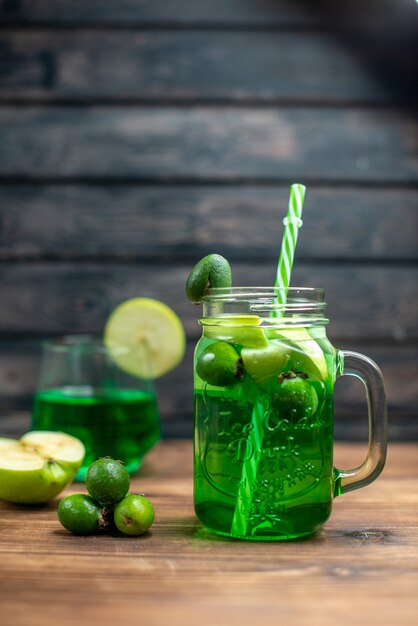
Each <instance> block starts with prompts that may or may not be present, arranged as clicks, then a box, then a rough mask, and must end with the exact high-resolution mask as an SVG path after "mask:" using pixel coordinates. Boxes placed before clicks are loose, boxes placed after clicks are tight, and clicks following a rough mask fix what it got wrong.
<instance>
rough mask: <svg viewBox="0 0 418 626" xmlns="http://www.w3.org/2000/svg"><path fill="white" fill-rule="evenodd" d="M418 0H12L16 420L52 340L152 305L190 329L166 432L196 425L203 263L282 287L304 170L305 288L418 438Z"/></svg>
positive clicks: (6, 217) (348, 416)
mask: <svg viewBox="0 0 418 626" xmlns="http://www.w3.org/2000/svg"><path fill="white" fill-rule="evenodd" d="M334 4H335V3H334ZM353 4H354V7H353ZM360 5H361V6H360ZM356 7H357V8H356ZM417 10H418V5H416V3H415V2H413V0H399V1H398V2H394V1H390V0H380V1H379V2H376V1H372V0H365V1H364V2H361V3H357V4H356V3H351V2H350V3H349V2H341V3H338V8H336V7H335V6H333V4H332V3H329V2H318V3H312V2H310V3H309V2H302V1H300V2H299V1H297V0H288V1H286V0H211V1H210V2H208V1H207V0H153V1H152V2H150V1H149V0H107V1H105V0H85V1H84V2H73V1H72V0H71V1H70V0H57V1H56V2H50V1H49V0H0V18H1V24H2V25H1V30H0V139H1V141H0V342H1V350H0V412H1V415H2V416H3V420H2V422H0V426H1V425H3V429H2V430H3V432H6V431H7V432H9V431H10V432H12V431H16V430H17V429H19V428H24V427H25V425H26V424H27V414H25V413H24V411H25V410H27V409H28V408H29V407H30V398H31V394H32V392H33V389H34V385H35V381H36V376H37V369H38V364H39V340H40V339H42V338H44V337H47V336H52V335H60V334H62V333H69V332H70V333H73V332H95V333H97V332H100V330H101V329H102V327H103V324H104V322H105V320H106V317H107V315H108V314H109V312H110V311H111V310H112V308H113V307H114V306H115V305H116V304H118V303H119V302H121V301H122V300H123V299H125V298H129V297H132V296H138V295H147V296H151V297H156V298H159V299H161V300H164V301H165V302H167V303H168V304H169V305H170V306H172V307H173V308H174V309H175V310H176V311H177V312H178V313H179V314H180V315H181V317H182V319H183V320H184V323H185V326H186V329H187V335H188V348H187V353H186V358H185V360H184V362H183V363H182V365H181V366H180V367H179V368H178V369H176V370H175V371H174V372H172V373H171V374H169V375H167V376H166V377H165V378H163V379H161V380H160V381H159V382H158V391H159V403H160V410H161V414H162V417H163V422H164V430H165V433H166V435H167V436H179V435H183V436H184V435H189V434H190V433H191V430H192V389H191V386H192V385H191V382H192V378H191V368H192V351H193V344H194V342H195V340H196V338H197V336H198V332H199V328H198V326H197V323H196V319H197V317H198V313H199V311H198V309H197V308H195V307H193V306H192V305H190V304H189V303H188V302H187V301H186V298H185V295H184V282H185V279H186V276H187V274H188V271H189V269H190V268H191V266H192V265H193V264H194V263H195V262H196V261H197V260H198V259H199V258H200V257H201V256H203V255H204V254H207V253H209V252H212V251H216V252H219V253H221V254H224V255H225V256H227V257H228V258H229V259H230V260H231V262H232V265H233V277H234V283H235V284H247V285H248V284H269V283H271V282H272V281H273V279H274V270H275V264H276V261H277V255H278V247H279V243H280V239H281V220H282V217H283V216H284V213H285V211H286V205H287V196H288V188H289V184H290V183H291V182H294V181H295V180H297V181H300V182H305V183H306V184H307V186H308V193H307V198H306V204H305V216H304V226H303V229H302V230H301V233H300V237H299V243H298V250H297V258H296V267H295V271H294V280H293V284H295V285H296V284H299V285H306V286H322V287H325V288H326V290H327V294H328V297H327V300H328V302H329V307H328V313H329V316H330V317H331V320H332V323H331V326H330V328H329V335H330V338H331V339H332V341H333V342H334V344H335V345H336V346H338V347H345V348H350V349H356V350H360V351H363V352H365V353H367V354H368V355H370V356H371V357H372V358H374V359H375V360H376V361H377V362H378V363H379V364H380V366H381V368H382V370H383V373H384V376H385V379H386V384H387V392H388V399H389V418H390V427H391V436H392V438H397V439H411V438H417V437H418V416H417V410H416V407H417V401H418V397H417V396H418V394H417V382H416V381H417V377H418V371H417V356H418V350H417V346H418V322H417V300H418V295H417V260H418V255H417V241H418V235H417V221H418V220H417V188H418V151H417V136H418V133H417V130H418V124H417V121H416V117H415V116H414V108H415V107H416V102H417V101H416V84H417V81H416V73H415V70H416V69H417V56H416V47H414V46H415V43H414V42H415V40H414V39H413V37H412V35H411V33H412V32H414V33H415V32H416V27H417V19H416V18H417ZM363 396H364V392H363V390H362V387H361V384H360V383H358V384H356V383H350V382H349V381H348V380H347V379H345V380H344V381H341V382H338V385H337V411H336V412H337V435H338V436H340V437H344V438H351V439H357V438H361V437H364V436H365V432H366V429H367V424H366V416H365V410H366V402H365V399H364V398H363ZM22 412H23V413H22ZM22 415H23V417H22Z"/></svg>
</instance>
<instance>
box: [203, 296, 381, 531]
mask: <svg viewBox="0 0 418 626" xmlns="http://www.w3.org/2000/svg"><path fill="white" fill-rule="evenodd" d="M202 304H203V318H202V319H201V320H200V324H201V325H202V326H203V336H202V338H201V339H200V340H199V342H198V344H197V347H196V351H195V376H194V383H195V385H194V386H195V396H194V403H195V410H194V415H195V430H194V432H195V439H194V502H195V511H196V515H197V517H198V518H199V519H200V521H201V522H202V523H203V524H204V526H206V528H208V529H209V530H212V531H213V532H215V533H218V534H221V535H226V536H229V537H234V538H237V539H252V540H290V539H297V538H300V537H304V536H307V535H311V534H313V533H314V532H316V531H317V530H318V529H319V528H321V526H322V525H323V524H324V523H325V522H326V520H327V519H328V517H329V516H330V514H331V510H332V502H333V499H334V497H335V496H337V495H341V494H343V493H345V492H347V491H351V490H353V489H358V488H360V487H363V486H365V485H367V484H369V483H370V482H372V481H373V480H375V478H376V477H377V476H378V475H379V473H380V472H381V470H382V467H383V465H384V462H385V451H386V405H385V394H384V388H383V381H382V376H381V373H380V371H379V369H378V367H377V366H376V364H375V363H373V361H371V360H370V359H369V358H368V357H366V356H364V355H361V354H359V353H354V352H347V351H342V350H336V349H335V348H334V347H333V346H332V345H331V343H330V342H329V340H328V339H327V336H326V332H325V328H326V325H327V324H328V320H327V319H326V318H325V316H324V308H325V302H324V292H323V290H321V289H298V288H289V289H288V290H287V300H286V304H283V303H281V302H279V299H278V298H277V288H276V287H274V288H263V287H247V288H240V287H229V288H212V289H210V290H208V291H207V292H206V294H205V295H203V297H202ZM272 312H273V314H272ZM274 312H276V315H274ZM343 374H344V375H349V376H355V377H356V378H359V379H360V380H362V381H363V383H364V385H365V387H366V389H367V395H368V407H369V423H370V439H369V451H368V454H367V457H366V459H365V461H364V463H363V464H362V465H360V466H359V467H357V468H355V469H351V470H339V469H336V468H335V467H334V466H333V431H334V426H333V424H334V408H333V394H334V383H335V380H336V377H337V376H342V375H343Z"/></svg>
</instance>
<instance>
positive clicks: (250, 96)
mask: <svg viewBox="0 0 418 626" xmlns="http://www.w3.org/2000/svg"><path fill="white" fill-rule="evenodd" d="M249 48H250V49H252V50H253V51H254V53H253V54H252V55H246V53H247V50H248V49H249ZM0 51H1V55H2V63H3V64H4V68H5V71H3V72H2V75H1V77H0V100H1V99H2V98H3V99H4V98H11V97H13V98H19V99H20V100H22V98H33V99H39V100H41V99H43V100H45V99H51V98H52V99H54V100H65V99H71V100H73V101H74V100H86V99H87V100H90V99H92V98H96V99H98V100H102V101H103V100H109V99H111V100H112V101H115V100H116V101H118V100H123V101H129V100H142V101H144V102H147V101H150V100H151V101H152V100H156V99H158V101H159V102H164V101H169V100H170V99H172V100H177V101H188V100H190V99H191V98H193V99H195V100H199V99H200V100H207V101H209V100H215V101H216V100H222V101H243V102H245V101H247V100H251V101H252V102H271V101H273V102H274V101H280V102H287V101H292V102H302V103H305V104H306V102H307V101H312V102H322V103H324V102H329V103H338V102H339V103H341V102H343V103H345V104H346V103H347V102H352V103H353V102H356V103H367V102H368V103H370V102H390V101H392V102H394V101H396V94H395V93H394V92H392V91H390V90H388V89H385V87H384V85H382V83H381V82H380V81H379V80H377V79H376V78H374V77H373V76H372V75H371V72H370V69H369V68H368V65H367V63H366V62H365V59H364V58H362V56H361V54H360V50H358V55H357V56H354V55H353V54H352V53H351V52H350V50H347V49H346V48H344V47H342V46H341V45H339V44H338V42H337V41H336V40H335V39H334V37H333V36H332V35H326V34H324V33H321V32H299V33H297V32H296V33H295V32H280V33H277V32H246V33H244V32H232V33H231V32H190V31H186V32H184V33H183V35H182V37H179V36H178V33H175V32H161V31H146V32H135V31H134V32H132V33H131V32H129V33H126V32H120V31H119V32H118V31H113V32H93V33H92V32H91V31H89V30H84V31H70V32H60V33H58V32H55V33H54V32H52V33H51V32H50V31H48V30H44V31H43V30H39V31H37V32H29V33H28V32H27V31H25V30H24V29H22V30H20V31H7V32H5V33H3V34H0ZM243 57H247V62H246V63H243V62H242V59H243ZM366 60H367V55H366ZM283 76H286V80H283Z"/></svg>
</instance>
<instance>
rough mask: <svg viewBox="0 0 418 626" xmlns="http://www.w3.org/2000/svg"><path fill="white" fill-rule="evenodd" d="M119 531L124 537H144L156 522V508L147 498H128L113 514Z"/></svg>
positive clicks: (133, 495) (117, 506)
mask: <svg viewBox="0 0 418 626" xmlns="http://www.w3.org/2000/svg"><path fill="white" fill-rule="evenodd" d="M113 517H114V521H115V524H116V527H117V528H118V530H120V532H121V533H123V534H124V535H143V534H144V533H146V532H147V530H148V529H149V528H150V526H151V525H152V523H153V521H154V517H155V513H154V507H153V506H152V504H151V502H150V501H149V500H147V498H146V497H145V496H142V495H136V494H130V495H129V496H126V498H124V499H123V500H121V502H119V504H117V505H116V508H115V510H114V512H113Z"/></svg>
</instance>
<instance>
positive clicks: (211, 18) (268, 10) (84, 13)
mask: <svg viewBox="0 0 418 626" xmlns="http://www.w3.org/2000/svg"><path fill="white" fill-rule="evenodd" d="M385 1H387V0H385ZM0 17H2V19H3V20H4V21H5V22H6V23H7V22H9V23H15V24H16V23H23V24H31V23H42V24H44V23H47V24H51V23H52V24H64V25H65V24H88V25H90V26H97V25H98V24H110V25H112V26H113V25H114V24H115V23H116V24H121V23H122V24H127V25H130V24H133V25H136V26H138V25H146V24H153V25H155V24H158V25H161V24H172V25H173V24H174V25H193V26H196V25H204V26H208V24H209V25H217V26H218V27H219V26H225V25H229V26H231V25H239V26H240V27H249V26H250V27H251V26H254V25H258V26H263V27H266V26H271V25H275V26H287V27H289V26H294V25H305V26H306V25H312V24H318V22H319V20H318V18H315V14H312V13H311V12H310V11H307V10H306V8H305V7H304V6H303V5H300V4H295V2H292V1H291V0H255V1H254V0H227V1H225V0H211V2H210V3H208V2H206V1H205V0H153V1H152V2H149V0H88V1H86V2H80V3H79V2H77V3H74V2H72V1H71V0H60V1H59V2H57V3H55V5H51V3H50V2H49V0H18V1H17V2H16V1H15V0H1V1H0Z"/></svg>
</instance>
